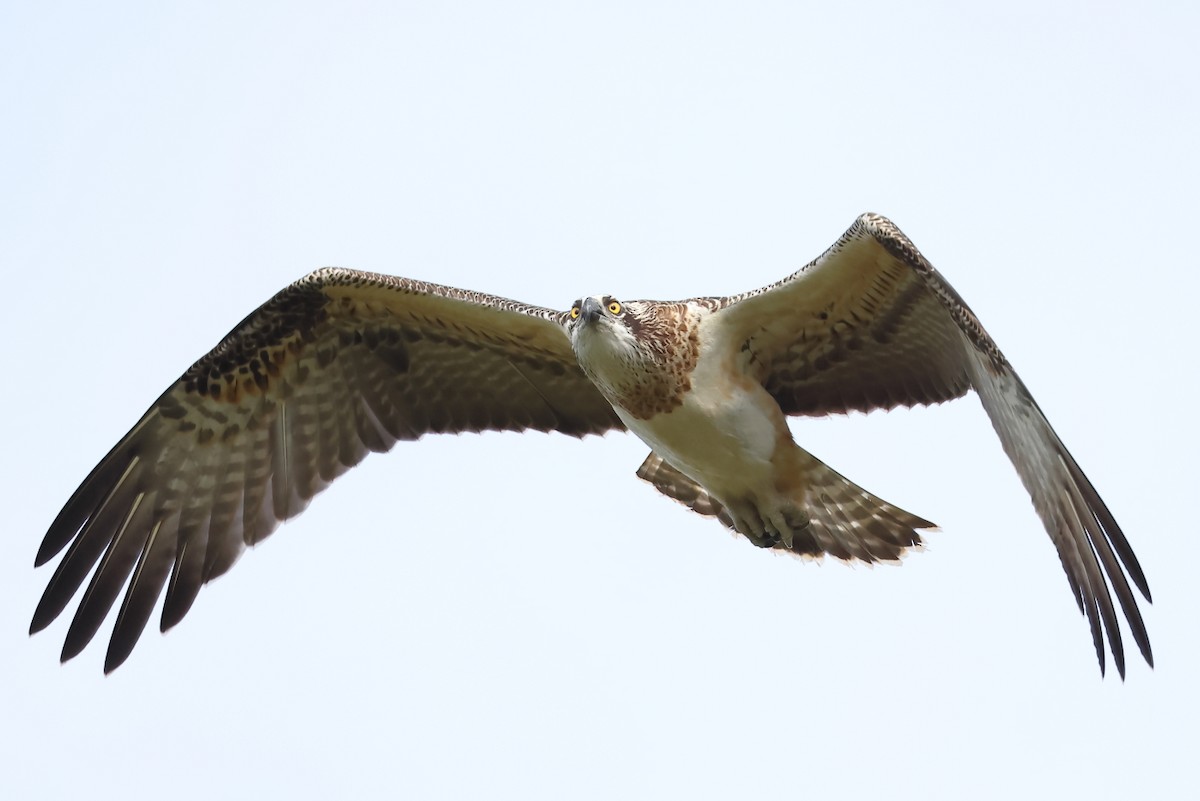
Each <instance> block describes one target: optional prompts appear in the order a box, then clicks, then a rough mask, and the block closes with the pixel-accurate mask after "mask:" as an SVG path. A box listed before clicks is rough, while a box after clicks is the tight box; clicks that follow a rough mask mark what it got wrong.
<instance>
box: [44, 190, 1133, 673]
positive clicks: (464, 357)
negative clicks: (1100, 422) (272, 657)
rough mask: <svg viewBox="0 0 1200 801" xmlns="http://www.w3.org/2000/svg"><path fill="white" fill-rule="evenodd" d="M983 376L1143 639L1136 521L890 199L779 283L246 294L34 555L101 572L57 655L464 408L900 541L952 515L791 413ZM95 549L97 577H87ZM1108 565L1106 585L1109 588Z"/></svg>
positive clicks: (695, 494)
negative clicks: (527, 295)
mask: <svg viewBox="0 0 1200 801" xmlns="http://www.w3.org/2000/svg"><path fill="white" fill-rule="evenodd" d="M971 389H974V390H975V392H976V393H977V394H978V395H979V399H980V401H982V403H983V407H984V409H985V410H986V411H987V414H988V417H989V418H990V419H991V421H992V425H993V426H994V427H995V430H996V433H997V434H998V435H999V437H1000V441H1001V444H1002V445H1003V447H1004V451H1005V452H1006V453H1007V454H1008V456H1009V459H1011V460H1012V463H1013V466H1014V467H1016V470H1017V472H1018V474H1020V477H1021V481H1022V482H1023V483H1024V485H1025V488H1026V490H1028V492H1029V494H1030V496H1031V497H1032V499H1033V505H1034V508H1035V509H1036V510H1037V513H1038V515H1039V516H1040V517H1041V519H1042V522H1043V524H1044V525H1045V528H1046V531H1047V533H1048V534H1049V535H1050V539H1051V540H1052V541H1053V542H1054V546H1055V547H1056V548H1057V549H1058V555H1059V558H1060V559H1061V561H1062V565H1063V569H1064V570H1065V571H1066V574H1067V581H1068V583H1069V584H1070V586H1071V592H1072V593H1073V594H1074V596H1075V601H1076V603H1077V604H1078V605H1079V608H1080V611H1081V612H1082V613H1083V614H1084V615H1085V616H1086V618H1087V621H1088V624H1089V626H1090V628H1091V634H1092V640H1093V642H1094V644H1095V648H1096V656H1097V658H1098V660H1099V662H1100V670H1101V673H1103V672H1104V667H1105V653H1106V652H1105V634H1107V639H1108V648H1109V650H1111V652H1112V657H1113V661H1114V663H1115V664H1116V666H1117V670H1118V671H1119V672H1120V674H1121V676H1122V677H1124V675H1125V656H1124V649H1123V646H1122V641H1121V631H1120V628H1119V627H1118V621H1117V614H1116V611H1115V608H1114V605H1113V601H1112V594H1115V595H1116V599H1117V602H1118V603H1119V604H1120V606H1121V610H1122V611H1123V612H1124V615H1125V619H1126V621H1127V624H1128V627H1129V631H1130V633H1131V634H1132V636H1133V639H1134V641H1135V642H1136V643H1137V646H1138V648H1139V649H1140V650H1141V653H1142V656H1143V657H1145V659H1146V661H1147V662H1148V663H1149V664H1151V665H1153V656H1152V654H1151V650H1150V641H1149V637H1148V635H1147V633H1146V627H1145V625H1144V623H1143V622H1142V617H1141V613H1140V611H1139V609H1138V604H1137V599H1136V597H1135V595H1134V593H1133V591H1132V589H1131V588H1130V582H1132V583H1133V585H1134V586H1136V587H1137V588H1138V590H1139V591H1140V592H1141V594H1142V595H1143V596H1144V597H1145V598H1146V600H1147V601H1149V600H1150V591H1149V587H1148V585H1147V583H1146V577H1145V575H1144V573H1143V572H1142V568H1141V566H1140V565H1139V564H1138V561H1137V557H1136V556H1135V555H1134V553H1133V550H1132V549H1131V548H1130V546H1129V543H1128V541H1127V540H1126V539H1125V535H1124V534H1123V533H1122V531H1121V529H1120V527H1119V526H1118V525H1117V522H1116V520H1114V519H1113V516H1112V514H1111V513H1110V512H1109V510H1108V508H1107V507H1106V506H1105V505H1104V502H1103V501H1102V500H1101V499H1100V496H1099V494H1097V492H1096V490H1095V488H1094V487H1093V486H1092V484H1091V482H1090V481H1088V479H1087V477H1086V476H1084V474H1083V471H1082V470H1081V469H1080V468H1079V465H1078V464H1077V463H1076V462H1075V460H1074V459H1073V458H1072V457H1071V454H1070V453H1068V452H1067V449H1066V447H1065V446H1064V445H1063V443H1062V441H1061V440H1059V438H1058V436H1057V435H1056V434H1055V433H1054V430H1053V429H1052V428H1051V427H1050V423H1049V422H1048V421H1047V420H1046V418H1045V416H1044V415H1043V414H1042V411H1041V410H1040V409H1039V408H1038V406H1037V404H1036V403H1035V402H1034V400H1033V398H1032V397H1031V396H1030V394H1029V392H1028V390H1027V389H1026V388H1025V385H1024V384H1023V383H1022V382H1021V380H1020V379H1019V378H1018V377H1017V374H1016V373H1015V372H1014V371H1013V369H1012V366H1011V365H1010V364H1009V363H1008V360H1007V359H1005V357H1004V355H1003V354H1002V353H1001V352H1000V350H999V349H998V348H997V347H996V344H995V343H994V342H993V341H992V339H991V337H989V336H988V334H987V332H986V331H984V329H983V326H982V325H980V323H979V320H978V319H977V318H976V317H975V315H974V314H973V313H972V312H971V310H970V309H969V308H968V307H967V305H966V304H965V303H964V302H963V300H962V298H961V297H959V295H958V293H957V292H955V291H954V289H953V288H952V287H951V286H950V285H949V284H948V283H947V282H946V281H945V279H944V278H942V276H941V274H940V273H939V272H938V271H937V270H935V269H934V268H933V266H932V265H931V264H930V263H929V262H928V261H926V260H925V258H924V256H922V255H921V254H920V252H919V251H918V250H917V249H916V247H914V246H913V244H912V243H911V242H910V241H909V240H908V238H907V237H906V236H905V235H904V234H903V233H902V232H901V231H900V230H899V229H898V228H897V227H896V226H895V225H894V224H893V223H892V222H891V221H890V220H887V219H886V218H884V217H881V216H879V215H876V214H864V215H862V216H861V217H859V218H858V219H857V220H856V221H855V223H854V225H853V226H851V227H850V229H849V230H848V231H846V233H845V234H843V235H842V237H841V238H840V239H838V241H837V242H836V243H835V244H834V245H833V246H832V247H831V248H830V249H829V250H827V251H825V253H823V254H822V255H821V256H819V257H818V258H817V259H816V260H814V261H813V262H811V263H810V264H808V265H807V266H805V267H804V268H803V269H801V270H799V271H798V272H796V273H794V274H792V275H790V276H788V277H787V278H784V279H783V280H781V281H778V282H777V283H774V284H771V285H770V286H767V287H763V288H762V289H757V290H754V291H751V292H746V293H744V294H741V295H735V296H731V297H701V298H692V299H689V300H682V301H676V302H658V301H638V300H624V299H620V298H616V297H613V296H611V295H599V296H592V297H586V298H581V299H580V300H577V301H575V303H573V304H572V305H571V308H570V309H569V310H568V311H554V310H552V309H546V308H541V307H538V306H531V305H528V304H524V303H519V302H516V301H512V300H506V299H504V298H499V297H495V296H492V295H486V294H483V293H480V292H472V291H466V290H460V289H452V288H450V287H445V286H439V285H437V284H430V283H425V282H423V281H415V280H411V279H407V278H396V277H392V276H386V275H377V274H373V273H365V272H357V271H354V270H346V269H339V268H326V269H322V270H318V271H316V272H314V273H312V274H310V275H308V276H306V277H304V278H302V279H300V280H299V281H297V282H296V283H294V284H292V285H291V286H288V287H287V288H285V289H283V290H282V291H281V292H279V293H278V294H277V295H275V297H273V298H271V299H270V300H269V301H267V302H266V303H265V304H263V305H262V306H261V307H259V308H258V309H257V310H256V311H255V312H253V313H252V314H250V316H249V317H247V318H246V319H245V320H243V321H242V322H241V323H240V324H239V325H238V326H237V327H236V328H234V329H233V331H231V332H230V333H229V335H228V336H226V337H225V338H224V339H223V340H221V342H220V343H218V344H217V346H216V347H215V348H213V350H212V351H211V352H209V353H208V354H207V355H205V356H204V357H203V358H201V359H200V360H199V361H198V362H196V363H195V364H194V365H192V366H191V367H190V368H189V369H188V370H187V372H185V373H184V374H183V376H182V377H181V378H180V379H179V380H178V381H176V382H175V383H174V384H172V385H171V386H170V387H168V388H167V390H166V392H164V393H163V394H162V396H161V397H160V398H159V399H158V400H157V401H155V402H154V403H153V404H152V405H151V406H150V408H149V410H148V411H147V412H146V413H145V414H144V415H143V416H142V418H141V420H139V421H138V423H137V424H136V425H135V426H134V427H133V429H132V430H131V431H130V432H129V433H128V434H126V435H125V437H124V438H122V439H121V441H120V442H118V443H117V444H116V446H114V447H113V449H112V450H111V451H109V453H108V455H107V456H105V457H104V458H103V459H102V460H101V461H100V463H99V464H98V465H96V467H95V468H94V469H93V470H92V472H91V473H90V474H89V475H88V477H87V478H86V479H85V480H84V482H83V483H82V484H81V485H80V486H79V488H78V489H77V490H75V493H74V494H73V495H72V496H71V497H70V499H69V500H68V501H67V503H66V505H65V506H64V507H63V509H62V511H61V512H59V514H58V517H57V518H56V519H55V520H54V522H53V524H52V525H51V526H50V529H49V531H48V532H47V533H46V536H45V539H44V540H43V542H42V545H41V548H40V550H39V551H38V554H37V560H36V564H37V565H39V566H40V565H43V564H45V563H46V562H47V561H49V560H50V559H52V558H53V557H54V556H55V555H57V554H58V553H59V552H61V551H62V550H63V549H64V548H66V550H67V552H66V555H65V556H64V557H63V558H62V559H61V560H60V561H59V562H58V565H57V567H56V568H55V570H54V574H53V576H52V577H51V578H50V582H49V584H48V585H47V587H46V590H45V592H44V594H43V595H42V598H41V601H40V602H39V604H38V606H37V610H36V612H35V613H34V616H33V622H32V624H31V626H30V631H31V633H32V632H37V631H40V630H41V629H43V628H45V627H46V626H48V625H49V624H50V623H51V621H53V620H54V619H56V618H57V617H58V616H59V615H60V614H62V612H63V610H64V609H66V607H67V605H68V604H69V603H70V602H71V599H72V598H73V597H74V596H75V595H76V593H77V592H78V590H79V588H80V587H81V586H82V585H83V584H84V581H85V580H87V588H86V590H84V592H83V595H82V597H81V598H80V600H79V605H78V607H77V609H76V611H75V615H74V618H73V619H72V621H71V625H70V628H69V630H68V632H67V636H66V642H65V644H64V646H63V651H62V659H63V661H66V660H67V659H70V658H72V657H74V656H75V655H77V654H78V653H79V652H80V651H82V650H83V648H84V647H85V646H86V645H87V644H88V643H89V642H90V641H91V640H92V638H93V637H94V636H95V634H96V632H97V630H98V629H99V627H100V625H101V623H102V622H103V620H104V618H105V617H106V616H107V614H108V613H109V611H110V610H111V608H112V606H113V605H114V604H115V603H116V600H117V596H118V595H119V594H120V592H121V589H122V587H124V588H125V594H124V597H123V599H122V600H121V605H120V610H119V611H118V613H117V617H116V622H115V624H114V627H113V632H112V636H111V639H110V640H109V645H108V653H107V656H106V659H105V665H104V669H105V672H109V671H111V670H113V669H114V668H116V667H117V666H119V665H120V664H121V663H122V662H124V661H125V659H126V658H127V657H128V656H129V654H130V652H131V651H132V650H133V647H134V645H135V644H136V642H137V640H138V638H139V637H140V635H141V633H142V630H143V629H144V628H145V626H146V623H147V621H148V620H149V618H150V615H151V612H152V610H153V608H154V606H155V604H156V603H157V601H158V599H159V597H160V596H161V595H162V593H163V589H164V587H165V588H166V598H165V600H164V601H163V606H162V617H161V623H160V626H161V629H162V630H163V631H166V630H167V629H169V628H171V627H172V626H174V625H175V624H176V623H178V622H179V621H180V620H181V619H182V618H183V617H184V615H186V614H187V611H188V610H189V609H190V608H191V606H192V603H193V601H195V599H196V595H197V594H198V593H199V591H200V587H201V585H203V584H205V583H206V582H208V581H210V580H212V579H214V578H216V577H217V576H220V575H221V574H223V573H224V572H225V571H227V570H228V569H229V568H230V567H231V566H232V565H233V563H234V562H235V561H236V560H237V558H238V556H239V555H240V554H241V553H242V551H243V550H244V549H245V547H246V546H247V545H254V544H255V543H257V542H259V541H261V540H262V539H263V538H264V537H266V536H267V535H268V534H270V533H271V532H272V531H273V530H274V529H275V527H276V526H278V525H279V523H280V522H281V521H283V520H287V519H289V518H291V517H294V516H295V515H297V514H299V513H300V512H301V511H303V510H304V508H305V507H306V506H307V505H308V503H309V501H310V500H311V499H312V498H313V496H315V495H316V494H317V493H318V492H320V491H321V490H322V489H324V488H325V487H326V486H328V485H329V483H330V482H331V481H333V480H334V479H336V478H337V477H338V476H340V475H341V474H342V473H344V472H346V471H347V470H348V469H350V468H351V467H353V466H355V465H356V464H358V463H359V462H360V461H362V459H363V458H364V457H365V456H366V455H367V454H368V453H370V452H372V451H376V452H382V451H386V450H388V449H390V448H391V447H392V446H393V445H394V444H395V443H396V442H397V441H398V440H415V439H419V438H420V437H422V436H424V435H425V434H431V433H439V434H441V433H459V432H464V431H484V430H499V431H523V430H526V429H536V430H539V431H558V432H561V433H564V434H569V435H571V436H575V437H582V436H584V435H587V434H602V433H604V432H607V431H617V430H622V429H625V430H628V431H631V432H633V433H634V434H635V435H637V436H638V437H639V438H641V439H642V440H643V441H644V442H645V443H646V444H647V445H649V446H650V449H651V451H650V454H649V456H647V457H646V460H645V462H644V463H643V464H642V465H641V467H640V468H639V469H638V471H637V475H638V476H639V477H641V478H642V479H644V480H646V481H648V482H649V483H650V484H652V485H653V486H654V487H655V488H656V489H657V490H658V491H659V492H661V493H662V494H664V495H666V496H668V497H670V498H673V499H675V500H677V501H680V502H682V503H683V504H684V505H686V506H687V507H688V508H690V509H691V510H693V511H695V512H697V513H699V514H701V515H706V516H711V517H715V518H717V519H718V520H719V521H720V522H721V523H723V524H724V525H725V526H727V527H729V528H731V529H733V530H734V531H736V532H737V533H738V534H740V535H742V536H744V537H745V538H746V539H748V540H749V541H750V542H751V543H753V544H754V545H756V546H758V547H760V548H766V549H771V550H775V551H782V552H788V553H792V554H795V555H799V556H802V557H809V558H816V557H820V556H822V555H824V554H829V555H831V556H834V557H837V558H839V559H843V560H848V561H863V562H869V563H873V562H878V561H896V560H898V559H899V558H900V556H901V555H902V554H904V552H905V551H906V550H907V549H909V548H912V547H914V546H918V545H920V544H921V536H920V534H919V533H918V532H919V530H920V529H924V528H930V527H932V525H933V524H932V523H930V522H928V521H926V520H923V519H922V518H920V517H917V516H916V515H913V514H911V513H909V512H906V511H904V510H903V509H900V508H898V507H896V506H893V505H892V504H890V503H887V502H886V501H883V500H881V499H879V498H877V497H876V496H874V495H872V494H871V493H870V492H867V491H866V490H864V489H863V488H861V487H859V486H858V485H856V484H854V483H853V482H851V481H850V480H849V479H847V478H845V477H843V476H841V475H839V474H838V473H836V472H834V471H833V470H831V469H830V468H829V467H828V466H826V465H825V464H824V463H823V462H821V461H820V460H819V459H817V458H816V457H815V456H813V455H812V454H810V453H808V452H807V451H805V450H804V449H802V448H800V447H799V446H798V445H796V443H795V441H794V440H793V438H792V434H791V432H790V430H789V429H788V425H787V417H788V416H789V415H826V414H830V413H837V412H849V411H851V410H858V411H864V412H865V411H870V410H872V409H890V408H893V407H896V406H913V405H917V404H931V403H939V402H942V401H947V400H951V399H953V398H958V397H960V396H962V395H964V394H966V392H967V391H968V390H971ZM89 574H90V579H89ZM1110 589H1111V593H1110Z"/></svg>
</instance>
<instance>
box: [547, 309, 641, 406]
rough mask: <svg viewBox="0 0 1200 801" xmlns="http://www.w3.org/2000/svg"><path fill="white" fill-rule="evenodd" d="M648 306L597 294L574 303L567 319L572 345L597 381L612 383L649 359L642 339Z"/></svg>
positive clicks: (588, 371)
mask: <svg viewBox="0 0 1200 801" xmlns="http://www.w3.org/2000/svg"><path fill="white" fill-rule="evenodd" d="M646 305H647V304H644V303H642V302H639V301H631V302H629V303H622V302H621V301H619V300H617V299H616V298H614V297H613V296H612V295H593V296H591V297H588V298H582V299H581V300H577V301H575V302H574V303H573V304H571V311H570V312H569V313H568V314H567V321H566V325H567V333H568V334H569V335H570V337H571V347H572V348H573V349H574V350H575V358H576V359H578V360H579V364H580V366H581V367H583V369H584V372H586V373H587V374H588V375H589V376H590V377H591V379H592V380H593V381H595V382H596V383H597V384H605V383H610V382H611V381H612V379H615V378H616V377H617V376H618V375H620V374H623V373H625V372H627V371H628V370H629V369H630V368H635V367H638V366H641V365H642V363H643V362H645V361H646V359H647V356H648V354H647V353H646V352H645V348H644V347H642V343H641V342H640V340H639V332H640V331H641V330H642V319H641V315H642V314H644V313H645V311H646V310H645V309H644V308H643V307H644V306H646ZM606 377H607V378H608V379H609V380H608V381H606V380H605V378H606Z"/></svg>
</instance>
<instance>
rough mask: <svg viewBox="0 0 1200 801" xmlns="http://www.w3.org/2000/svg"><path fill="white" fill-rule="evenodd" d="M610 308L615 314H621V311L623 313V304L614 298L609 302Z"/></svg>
mask: <svg viewBox="0 0 1200 801" xmlns="http://www.w3.org/2000/svg"><path fill="white" fill-rule="evenodd" d="M608 310H609V311H610V312H612V313H613V314H620V313H621V304H620V303H617V302H616V301H615V300H614V301H612V302H611V303H609V304H608Z"/></svg>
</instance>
